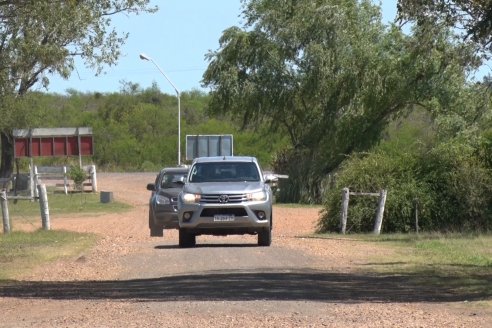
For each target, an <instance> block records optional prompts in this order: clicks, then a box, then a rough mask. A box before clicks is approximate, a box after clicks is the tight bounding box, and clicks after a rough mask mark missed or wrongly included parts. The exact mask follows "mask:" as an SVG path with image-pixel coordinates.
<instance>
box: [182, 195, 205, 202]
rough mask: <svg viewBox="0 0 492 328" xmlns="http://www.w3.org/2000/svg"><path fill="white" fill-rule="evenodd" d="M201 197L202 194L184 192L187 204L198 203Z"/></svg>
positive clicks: (184, 200)
mask: <svg viewBox="0 0 492 328" xmlns="http://www.w3.org/2000/svg"><path fill="white" fill-rule="evenodd" d="M200 199H201V196H200V194H188V193H184V194H183V202H184V203H185V204H196V203H199V202H200Z"/></svg>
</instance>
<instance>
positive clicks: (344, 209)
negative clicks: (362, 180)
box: [340, 188, 350, 234]
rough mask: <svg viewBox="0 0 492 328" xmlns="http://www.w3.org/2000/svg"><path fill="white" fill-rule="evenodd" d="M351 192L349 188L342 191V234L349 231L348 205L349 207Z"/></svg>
mask: <svg viewBox="0 0 492 328" xmlns="http://www.w3.org/2000/svg"><path fill="white" fill-rule="evenodd" d="M349 198H350V191H349V188H343V190H342V216H341V218H340V220H341V221H340V226H341V232H342V234H345V230H346V229H347V216H348V205H349Z"/></svg>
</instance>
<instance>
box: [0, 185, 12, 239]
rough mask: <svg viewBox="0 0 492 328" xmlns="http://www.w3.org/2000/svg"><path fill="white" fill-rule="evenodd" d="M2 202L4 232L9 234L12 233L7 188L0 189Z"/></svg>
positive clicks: (0, 200)
mask: <svg viewBox="0 0 492 328" xmlns="http://www.w3.org/2000/svg"><path fill="white" fill-rule="evenodd" d="M0 202H1V203H2V217H3V233H5V234H8V233H10V218H9V206H8V201H7V192H6V191H5V190H2V191H0Z"/></svg>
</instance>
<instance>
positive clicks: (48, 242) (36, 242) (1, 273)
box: [0, 230, 97, 282]
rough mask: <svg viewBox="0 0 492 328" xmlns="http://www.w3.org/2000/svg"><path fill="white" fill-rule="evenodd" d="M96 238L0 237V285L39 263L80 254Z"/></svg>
mask: <svg viewBox="0 0 492 328" xmlns="http://www.w3.org/2000/svg"><path fill="white" fill-rule="evenodd" d="M96 240H97V236H96V235H94V234H83V233H75V232H69V231H60V230H58V231H56V230H51V231H44V230H38V231H36V232H31V233H27V232H12V233H10V234H7V235H0V282H1V281H2V280H4V281H5V280H8V279H13V278H14V277H15V276H17V275H18V274H21V273H24V272H27V271H29V270H31V269H33V268H34V267H36V266H37V265H39V264H42V263H46V262H50V261H54V260H56V259H59V258H63V257H71V256H76V255H78V254H81V253H82V252H84V251H85V250H87V249H88V248H90V247H91V246H92V245H93V244H94V243H95V241H96Z"/></svg>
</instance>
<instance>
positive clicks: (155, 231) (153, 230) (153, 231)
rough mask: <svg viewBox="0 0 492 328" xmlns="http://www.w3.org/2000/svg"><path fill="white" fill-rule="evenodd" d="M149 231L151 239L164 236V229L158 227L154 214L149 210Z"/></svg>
mask: <svg viewBox="0 0 492 328" xmlns="http://www.w3.org/2000/svg"><path fill="white" fill-rule="evenodd" d="M149 229H150V237H162V236H164V227H162V226H158V225H156V224H155V222H154V218H153V216H152V212H151V211H150V210H149Z"/></svg>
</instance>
